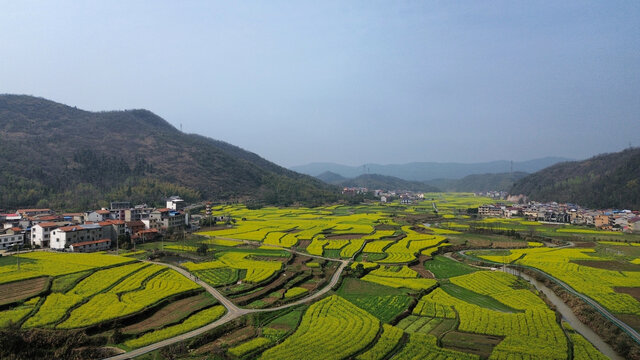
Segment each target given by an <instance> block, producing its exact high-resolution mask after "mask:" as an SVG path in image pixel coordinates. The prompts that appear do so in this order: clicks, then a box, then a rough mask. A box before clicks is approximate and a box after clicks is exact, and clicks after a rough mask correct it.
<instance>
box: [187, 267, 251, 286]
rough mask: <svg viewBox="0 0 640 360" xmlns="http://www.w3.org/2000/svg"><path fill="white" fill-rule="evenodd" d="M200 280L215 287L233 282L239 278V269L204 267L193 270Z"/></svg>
mask: <svg viewBox="0 0 640 360" xmlns="http://www.w3.org/2000/svg"><path fill="white" fill-rule="evenodd" d="M193 273H194V275H196V276H197V277H198V278H200V279H201V280H204V281H205V282H206V283H207V284H209V285H211V286H213V287H216V286H224V285H229V284H233V283H235V282H237V281H238V279H239V273H240V272H239V270H238V269H232V268H227V267H224V268H217V269H205V270H198V271H194V272H193Z"/></svg>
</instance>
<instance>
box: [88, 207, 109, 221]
mask: <svg viewBox="0 0 640 360" xmlns="http://www.w3.org/2000/svg"><path fill="white" fill-rule="evenodd" d="M110 218H111V211H109V210H104V209H103V210H96V211H92V212H90V213H87V216H85V221H87V222H101V221H106V220H109V219H110Z"/></svg>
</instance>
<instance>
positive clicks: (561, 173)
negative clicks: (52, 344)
mask: <svg viewBox="0 0 640 360" xmlns="http://www.w3.org/2000/svg"><path fill="white" fill-rule="evenodd" d="M510 192H511V193H512V194H525V195H527V196H529V198H531V199H533V200H537V201H557V202H571V203H576V204H579V205H581V206H586V207H591V208H626V209H634V210H636V209H640V148H632V149H627V150H623V151H621V152H617V153H611V154H602V155H597V156H594V157H592V158H590V159H587V160H583V161H570V162H564V163H560V164H556V165H554V166H551V167H548V168H546V169H543V170H541V171H538V172H536V173H534V174H531V175H528V176H526V177H524V178H522V179H521V180H519V181H517V182H516V183H515V184H514V185H513V187H512V188H511V190H510Z"/></svg>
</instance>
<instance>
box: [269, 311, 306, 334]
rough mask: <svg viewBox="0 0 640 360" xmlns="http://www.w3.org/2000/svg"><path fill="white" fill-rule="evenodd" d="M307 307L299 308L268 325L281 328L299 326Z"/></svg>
mask: <svg viewBox="0 0 640 360" xmlns="http://www.w3.org/2000/svg"><path fill="white" fill-rule="evenodd" d="M305 310H306V308H297V309H295V310H292V311H289V312H287V313H286V314H284V315H281V316H278V317H277V318H275V319H273V320H271V321H270V322H269V323H268V324H267V327H270V328H273V329H281V330H293V329H295V328H296V327H298V324H299V323H300V319H301V318H302V315H303V314H304V312H305Z"/></svg>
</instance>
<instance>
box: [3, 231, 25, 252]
mask: <svg viewBox="0 0 640 360" xmlns="http://www.w3.org/2000/svg"><path fill="white" fill-rule="evenodd" d="M23 244H24V234H22V233H19V232H13V231H9V233H7V234H0V251H2V250H6V251H11V250H12V249H13V246H14V245H23Z"/></svg>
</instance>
